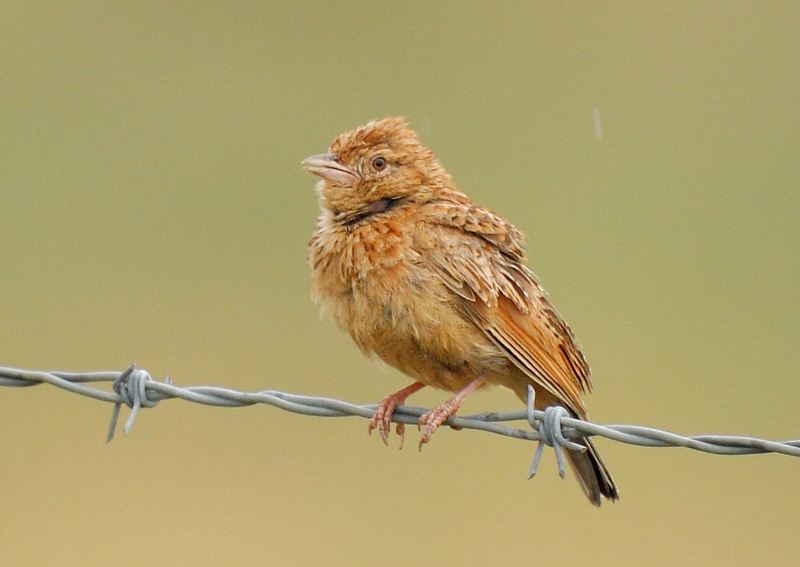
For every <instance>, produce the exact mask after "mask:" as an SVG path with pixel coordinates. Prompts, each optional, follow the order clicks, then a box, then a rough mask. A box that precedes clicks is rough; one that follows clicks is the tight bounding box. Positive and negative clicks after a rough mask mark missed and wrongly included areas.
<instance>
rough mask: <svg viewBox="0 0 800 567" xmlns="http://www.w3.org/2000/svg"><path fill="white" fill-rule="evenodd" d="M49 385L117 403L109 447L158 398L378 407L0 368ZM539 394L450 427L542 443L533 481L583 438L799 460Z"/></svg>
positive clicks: (136, 376) (339, 409) (323, 410)
mask: <svg viewBox="0 0 800 567" xmlns="http://www.w3.org/2000/svg"><path fill="white" fill-rule="evenodd" d="M97 382H110V383H112V389H111V390H104V389H101V388H97V387H95V386H91V385H89V384H93V383H97ZM38 384H50V385H52V386H55V387H57V388H61V389H63V390H66V391H68V392H73V393H75V394H80V395H82V396H86V397H89V398H94V399H96V400H101V401H104V402H110V403H112V404H114V410H113V412H112V417H111V425H110V427H109V431H108V436H107V441H111V440H112V439H113V438H114V431H115V429H116V424H117V418H118V416H119V412H120V407H121V406H122V404H125V405H126V406H128V407H129V408H131V413H130V416H129V417H128V420H127V422H126V423H125V426H124V427H123V433H128V432H129V431H130V430H131V428H132V427H133V423H134V421H135V420H136V417H137V415H138V414H139V411H140V409H141V408H152V407H154V406H155V405H156V404H157V403H158V402H159V401H160V400H164V399H170V398H178V399H182V400H186V401H188V402H194V403H197V404H204V405H209V406H220V407H243V406H251V405H255V404H266V405H270V406H274V407H277V408H280V409H283V410H286V411H290V412H293V413H299V414H302V415H311V416H316V417H345V416H358V417H363V418H367V419H370V418H372V415H373V414H374V413H375V409H376V407H377V406H376V405H364V406H360V405H356V404H351V403H349V402H345V401H342V400H337V399H334V398H320V397H316V396H301V395H298V394H290V393H288V392H280V391H277V390H261V391H259V392H241V391H238V390H231V389H228V388H219V387H216V386H183V387H179V386H175V385H173V384H172V381H171V380H170V379H169V377H167V379H166V380H165V381H163V382H159V381H157V380H153V378H152V376H150V373H149V372H147V371H146V370H143V369H140V368H136V367H134V366H131V367H129V368H128V369H127V370H124V371H122V372H116V371H106V372H86V373H73V372H43V371H37V370H22V369H19V368H9V367H0V386H10V387H26V386H35V385H38ZM533 402H534V392H533V388H532V387H530V386H529V387H528V403H527V407H526V408H525V409H524V410H517V411H504V412H487V413H480V414H475V415H470V416H464V417H461V416H455V415H454V416H450V417H449V418H448V419H447V421H445V424H446V425H449V426H452V427H454V428H458V429H477V430H480V431H486V432H488V433H496V434H498V435H505V436H507V437H514V438H516V439H526V440H529V441H538V442H539V446H538V447H537V449H536V454H535V456H534V461H533V464H532V466H531V471H530V473H529V478H530V477H532V476H533V475H534V474H536V470H537V468H538V466H539V461H540V459H541V456H542V452H543V449H544V447H545V446H549V447H553V448H554V449H555V453H556V459H557V462H558V468H559V473H560V474H561V476H562V477H563V476H564V474H565V470H564V457H563V449H571V450H581V449H582V447H581V446H580V445H577V444H575V443H574V442H572V441H570V440H571V439H576V438H580V437H589V436H594V435H596V436H600V437H605V438H607V439H611V440H613V441H619V442H620V443H628V444H630V445H639V446H643V447H685V448H687V449H693V450H695V451H702V452H705V453H714V454H717V455H751V454H757V453H778V454H781V455H789V456H792V457H800V440H791V441H768V440H765V439H758V438H755V437H743V436H734V435H692V436H683V435H677V434H675V433H670V432H669V431H662V430H660V429H653V428H651V427H642V426H640V425H598V424H595V423H591V422H588V421H583V420H580V419H575V418H572V417H569V414H568V413H567V411H566V410H565V409H564V408H561V407H559V406H555V407H551V408H547V409H546V410H544V411H540V410H534V409H533ZM426 411H427V410H426V409H424V408H419V407H414V406H406V405H400V406H397V408H396V409H395V411H394V414H393V415H392V421H394V422H395V423H404V424H416V423H418V421H419V418H420V416H422V415H423V414H424V413H425V412H426ZM512 421H527V422H528V424H529V425H530V426H531V428H532V429H519V428H517V427H511V426H508V425H501V424H502V423H504V422H512Z"/></svg>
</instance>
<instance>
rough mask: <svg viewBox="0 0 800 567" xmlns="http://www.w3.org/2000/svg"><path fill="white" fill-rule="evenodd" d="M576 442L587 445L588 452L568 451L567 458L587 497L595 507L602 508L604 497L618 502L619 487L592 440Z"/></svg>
mask: <svg viewBox="0 0 800 567" xmlns="http://www.w3.org/2000/svg"><path fill="white" fill-rule="evenodd" d="M576 442H577V443H580V444H581V445H585V446H586V451H583V452H580V451H567V457H568V461H569V463H570V465H571V466H572V470H573V472H574V473H575V476H576V477H577V478H578V482H579V483H580V485H581V488H582V489H583V492H584V494H586V497H587V498H588V499H589V501H590V502H591V503H592V504H594V505H595V506H600V503H601V497H602V496H605V497H606V498H608V499H609V500H612V501H613V500H618V499H619V491H618V490H617V485H616V484H615V483H614V479H613V478H611V473H609V472H608V469H607V468H606V465H605V463H604V462H603V459H601V458H600V455H599V454H598V453H597V449H596V448H595V446H594V443H592V440H591V439H588V438H584V439H580V440H576Z"/></svg>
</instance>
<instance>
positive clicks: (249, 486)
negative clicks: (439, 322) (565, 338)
mask: <svg viewBox="0 0 800 567" xmlns="http://www.w3.org/2000/svg"><path fill="white" fill-rule="evenodd" d="M798 46H800V4H798V3H796V2H670V3H649V2H634V3H630V2H621V3H613V4H606V3H569V4H567V3H549V2H548V3H544V2H529V3H504V2H500V3H493V5H492V7H491V8H489V7H487V4H484V3H479V2H472V3H467V2H461V3H436V4H431V3H428V2H417V3H413V2H412V3H403V4H395V3H366V2H365V3H347V2H327V3H316V4H312V3H305V4H297V3H293V2H277V3H270V4H267V3H258V2H241V1H232V2H218V3H217V2H214V3H210V2H206V3H199V4H190V3H183V2H173V3H167V4H165V3H163V2H150V1H144V2H135V3H122V2H85V3H84V2H73V1H69V2H60V3H59V2H32V3H30V2H28V3H18V2H2V3H1V4H0V76H1V77H2V80H1V81H0V261H2V269H1V270H0V310H1V311H0V313H2V320H3V322H4V324H3V325H2V326H0V365H8V366H18V367H23V368H29V369H48V370H51V369H58V370H72V371H79V370H101V369H116V370H121V369H123V368H125V367H126V366H127V365H129V364H130V363H136V364H138V365H139V366H141V367H143V368H146V369H148V370H149V371H150V372H151V373H152V374H153V376H154V377H156V378H159V379H163V378H164V377H165V376H166V375H167V374H169V375H171V376H172V378H173V380H174V381H175V382H176V383H177V384H178V385H190V384H212V385H219V386H227V387H231V388H236V389H243V390H258V389H264V388H275V389H281V390H287V391H291V392H296V393H304V394H313V395H325V396H334V397H339V398H344V399H347V400H351V401H354V402H358V403H374V402H376V401H377V400H378V399H380V398H381V397H382V396H384V395H386V394H388V393H390V392H392V391H394V390H397V389H399V388H400V387H402V386H404V385H405V384H407V383H408V380H407V379H406V378H405V377H404V376H402V375H400V374H398V373H397V372H395V371H393V370H386V369H382V368H380V367H378V366H376V365H374V364H372V363H371V362H370V361H367V360H365V359H363V358H362V357H361V355H360V353H359V352H358V351H357V349H356V348H355V347H354V346H353V345H352V344H351V343H350V340H349V339H348V338H347V337H345V336H343V335H342V334H340V333H339V332H338V331H337V330H336V329H335V327H334V325H333V324H332V323H331V322H330V321H327V320H326V321H323V322H320V320H319V316H318V312H317V309H316V307H315V306H314V305H313V304H312V303H311V301H310V299H309V269H308V267H307V266H306V243H307V241H308V237H309V235H310V233H311V231H312V228H313V226H314V222H315V219H316V216H317V204H316V197H315V195H314V192H313V185H314V182H315V178H314V177H313V176H311V175H309V174H307V173H305V172H304V171H303V170H302V168H301V167H300V161H301V160H302V159H303V158H304V157H306V156H308V155H310V154H314V153H319V152H322V151H324V150H325V149H326V148H327V146H328V144H329V143H330V142H331V141H332V140H333V138H334V137H335V136H336V135H337V134H339V133H340V132H341V131H344V130H347V129H350V128H352V127H355V126H358V125H360V124H363V123H364V122H366V121H368V120H370V119H373V118H381V117H383V116H386V115H390V114H400V115H404V116H406V117H407V118H408V119H409V121H410V122H411V124H412V126H413V127H414V128H415V129H417V130H418V131H419V133H420V135H421V137H422V140H423V142H424V143H425V144H426V145H428V146H429V147H431V148H432V149H433V150H434V151H435V152H436V154H437V156H438V157H439V159H440V160H441V161H442V163H443V164H444V165H445V167H446V168H447V169H448V170H449V171H450V172H451V173H452V174H453V176H454V177H455V180H456V182H457V183H458V185H459V187H460V188H461V189H462V190H463V191H464V192H466V193H467V194H469V195H470V196H471V197H472V198H474V199H475V200H476V201H478V202H479V203H481V204H483V205H485V206H488V207H490V208H492V209H494V210H496V211H498V212H500V213H502V214H503V215H505V216H506V217H508V218H509V219H510V220H511V221H512V222H514V223H515V224H516V225H517V226H518V227H519V228H520V229H521V230H523V231H524V232H525V233H526V234H527V235H528V243H529V252H530V256H531V266H532V268H533V269H534V271H535V272H536V273H537V274H538V275H539V277H540V279H541V280H542V282H543V284H544V286H545V287H546V288H547V289H548V291H549V292H550V297H551V299H552V300H553V302H554V303H555V304H556V306H557V307H558V308H559V310H560V311H561V312H562V314H563V315H564V316H565V317H566V319H567V320H568V321H569V322H570V324H571V326H572V327H573V329H574V330H575V332H576V333H577V335H578V337H579V339H580V341H581V342H582V344H583V346H584V349H585V351H586V354H587V357H588V359H589V362H590V363H591V364H592V367H593V370H594V376H595V382H596V389H595V393H594V395H593V396H591V397H590V399H589V400H588V404H589V410H590V414H591V417H592V418H593V419H594V420H595V421H598V422H606V423H609V422H613V423H636V424H643V425H651V426H655V427H660V428H666V429H670V430H673V431H676V432H680V433H687V434H688V433H730V434H749V435H755V436H761V437H766V438H772V439H787V438H797V437H800V414H798V411H797V406H798V403H799V402H800V380H798V368H800V348H798V344H799V343H800V300H798V296H797V289H798V284H800V222H798V221H800V49H798ZM595 109H597V110H598V112H599V117H600V120H601V124H602V139H601V140H599V139H597V136H596V134H595V125H594V121H593V115H594V113H595ZM445 397H446V396H445V395H444V394H442V393H437V392H432V391H431V392H422V393H420V394H419V395H418V396H416V397H415V398H414V399H413V402H414V403H415V404H419V405H432V404H437V403H440V402H441V401H443V400H444V399H445ZM516 407H518V403H517V402H516V400H515V398H514V397H513V396H512V395H511V394H509V393H507V392H503V391H499V390H498V391H493V392H486V393H480V394H477V395H475V396H474V397H473V398H471V399H470V400H469V402H468V404H467V405H466V408H465V411H467V412H470V411H484V410H493V409H511V408H516ZM110 414H111V407H110V406H109V405H107V404H102V403H99V402H96V401H92V400H88V399H86V398H81V397H79V396H76V395H71V394H68V393H66V392H63V391H59V390H55V389H53V388H50V387H46V386H40V387H38V388H29V389H11V388H2V389H0V427H1V428H2V433H0V455H2V465H1V466H2V471H3V474H2V478H3V488H2V490H0V510H2V514H0V564H2V565H80V566H84V565H101V564H102V565H108V564H115V565H171V566H174V565H221V564H224V565H250V564H274V565H344V564H347V565H374V564H376V563H381V564H387V565H409V564H414V563H422V562H425V563H431V564H440V563H446V564H449V565H478V564H494V565H504V564H507V565H512V564H514V565H524V564H554V563H556V562H560V563H561V564H582V565H676V564H693V565H726V566H729V565H756V564H770V565H790V564H795V562H796V560H797V556H798V554H800V538H798V537H797V533H798V528H800V513H799V512H798V510H800V490H798V486H799V485H800V482H798V481H800V461H798V460H797V459H792V458H789V457H781V456H774V455H773V456H752V457H720V456H711V455H706V454H699V453H693V452H690V451H687V450H679V449H671V450H670V449H645V448H637V447H631V446H627V445H620V444H617V443H612V442H610V441H604V440H600V441H598V446H599V448H600V450H601V452H602V454H603V456H604V458H605V459H606V461H607V463H608V465H609V468H610V469H611V471H612V472H613V474H614V476H615V478H616V480H617V482H618V483H619V485H620V490H621V494H622V499H621V501H620V502H619V503H617V504H614V505H610V504H606V505H604V506H603V508H602V509H600V510H597V509H594V508H592V507H591V506H590V505H589V504H588V503H587V502H586V500H585V498H584V496H583V494H582V493H581V491H580V490H579V488H578V486H577V484H576V483H575V481H574V479H572V478H568V479H567V480H566V481H563V482H562V481H561V480H559V479H558V476H557V473H556V468H555V463H554V459H553V456H552V453H549V454H548V455H547V458H546V459H545V463H544V465H543V467H542V471H541V472H540V474H539V476H538V477H537V478H536V479H535V480H533V481H531V482H527V481H526V480H525V476H526V472H527V468H528V466H529V463H530V459H531V457H532V455H533V452H534V445H533V444H529V443H525V442H522V441H515V440H510V439H505V438H500V437H496V436H492V435H487V434H482V433H476V432H468V431H462V432H453V431H450V430H442V431H440V432H439V433H437V435H436V436H435V437H434V439H433V442H432V443H431V444H430V445H429V446H427V447H426V448H425V450H424V451H423V452H422V453H418V452H417V451H416V449H415V446H416V440H417V435H418V434H417V432H416V430H414V429H413V428H412V429H411V430H410V431H409V434H408V436H409V440H408V444H407V445H408V446H407V448H406V449H405V450H403V451H397V445H396V440H395V439H393V442H392V446H391V447H390V448H389V449H387V448H385V447H384V446H383V445H382V444H381V442H380V440H379V439H377V438H376V437H375V436H373V437H368V436H367V435H366V422H365V421H363V420H360V419H355V418H350V419H339V420H324V419H318V418H309V417H300V416H296V415H293V414H288V413H285V412H282V411H279V410H277V409H274V408H267V407H263V406H261V407H255V408H249V409H239V410H231V409H228V410H226V409H219V408H209V407H202V406H197V405H192V404H189V403H184V402H177V401H167V402H162V403H161V404H160V405H159V406H158V407H157V408H156V409H153V410H145V411H144V412H143V414H142V415H140V417H139V419H138V421H137V423H136V426H135V427H134V429H133V431H132V433H131V434H129V435H127V436H119V437H118V438H117V439H115V440H114V442H113V443H111V444H110V445H108V446H106V445H105V444H104V437H105V433H106V427H107V423H108V419H109V417H110ZM126 416H127V410H123V419H125V418H126Z"/></svg>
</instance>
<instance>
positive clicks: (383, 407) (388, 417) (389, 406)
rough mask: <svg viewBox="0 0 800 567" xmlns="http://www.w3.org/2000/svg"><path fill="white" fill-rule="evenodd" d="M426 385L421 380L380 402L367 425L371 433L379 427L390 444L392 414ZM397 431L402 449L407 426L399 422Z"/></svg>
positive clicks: (384, 439) (384, 438) (384, 441)
mask: <svg viewBox="0 0 800 567" xmlns="http://www.w3.org/2000/svg"><path fill="white" fill-rule="evenodd" d="M424 387H425V384H422V383H421V382H414V383H413V384H411V385H410V386H407V387H405V388H403V389H402V390H400V391H399V392H395V393H394V394H391V395H389V396H386V397H385V398H383V399H382V400H381V401H380V403H379V404H378V409H376V410H375V414H374V415H373V416H372V419H370V420H369V426H368V427H367V431H368V432H369V434H370V435H372V430H373V429H377V430H378V433H380V436H381V440H383V444H384V445H386V446H388V445H389V432H390V431H391V429H392V414H394V410H395V408H396V407H397V406H398V405H400V404H402V403H403V402H405V401H406V398H408V397H409V396H410V395H411V394H413V393H414V392H417V391H419V390H420V389H422V388H424ZM445 419H446V418H445ZM395 432H396V433H397V436H398V437H399V438H400V448H401V449H402V448H403V441H404V440H405V433H406V426H405V425H404V424H402V423H398V424H397V427H396V428H395Z"/></svg>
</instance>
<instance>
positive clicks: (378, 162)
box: [372, 156, 386, 171]
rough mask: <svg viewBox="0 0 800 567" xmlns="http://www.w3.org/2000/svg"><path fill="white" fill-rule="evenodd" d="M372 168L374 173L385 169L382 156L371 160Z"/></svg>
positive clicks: (384, 161) (384, 159) (384, 160)
mask: <svg viewBox="0 0 800 567" xmlns="http://www.w3.org/2000/svg"><path fill="white" fill-rule="evenodd" d="M372 167H374V168H375V171H381V170H383V169H384V168H385V167H386V158H385V157H383V156H377V157H375V158H373V159H372Z"/></svg>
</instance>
